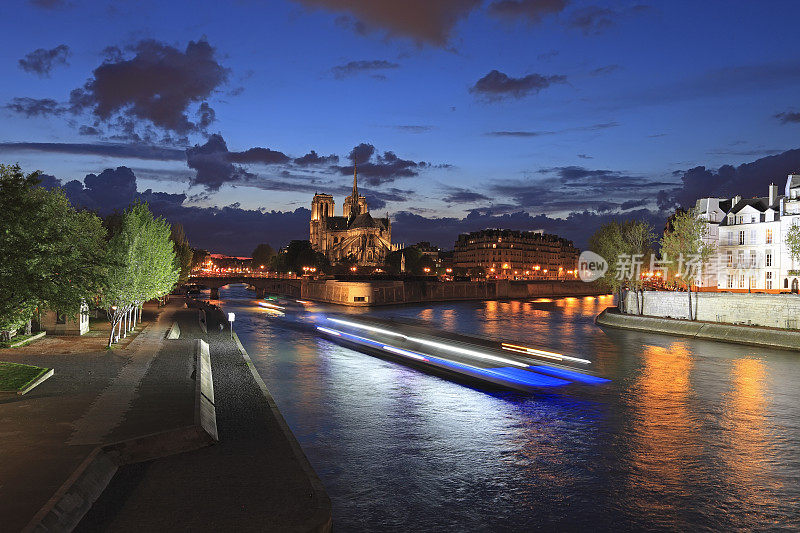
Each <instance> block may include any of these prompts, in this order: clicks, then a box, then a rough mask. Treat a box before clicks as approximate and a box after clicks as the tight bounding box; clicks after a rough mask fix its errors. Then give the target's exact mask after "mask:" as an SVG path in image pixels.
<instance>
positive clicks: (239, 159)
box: [217, 135, 291, 165]
mask: <svg viewBox="0 0 800 533" xmlns="http://www.w3.org/2000/svg"><path fill="white" fill-rule="evenodd" d="M217 137H219V135H217ZM220 139H221V137H220ZM223 143H224V141H223ZM228 159H229V160H230V161H233V162H234V163H250V164H253V163H260V164H263V165H274V164H280V163H288V162H289V161H290V160H291V158H290V157H289V156H288V155H286V154H284V153H283V152H278V151H277V150H270V149H269V148H260V147H256V148H249V149H247V150H245V151H244V152H231V153H230V154H229V155H228Z"/></svg>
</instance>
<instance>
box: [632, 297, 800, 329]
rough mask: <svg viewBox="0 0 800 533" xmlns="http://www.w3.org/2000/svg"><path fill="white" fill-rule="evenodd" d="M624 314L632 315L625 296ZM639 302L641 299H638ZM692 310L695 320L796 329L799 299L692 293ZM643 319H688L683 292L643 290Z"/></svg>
mask: <svg viewBox="0 0 800 533" xmlns="http://www.w3.org/2000/svg"><path fill="white" fill-rule="evenodd" d="M625 298H626V300H625V302H626V307H625V309H626V313H627V314H631V315H635V314H637V311H636V296H635V294H634V293H633V292H630V291H628V292H627V293H626V294H625ZM640 301H641V299H640ZM692 310H693V311H695V310H696V318H697V320H699V321H705V322H719V323H723V324H746V325H751V326H765V327H772V328H783V329H800V296H798V295H797V294H750V293H746V294H745V293H726V292H699V293H695V292H693V293H692ZM642 314H643V315H645V316H651V317H663V318H682V319H688V318H689V296H688V294H687V293H686V292H672V291H645V292H644V309H643V312H642Z"/></svg>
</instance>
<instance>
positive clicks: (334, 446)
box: [222, 289, 800, 531]
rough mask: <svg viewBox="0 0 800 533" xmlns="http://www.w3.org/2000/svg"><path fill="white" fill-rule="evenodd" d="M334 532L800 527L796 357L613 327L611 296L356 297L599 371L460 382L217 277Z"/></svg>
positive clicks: (392, 313) (385, 313)
mask: <svg viewBox="0 0 800 533" xmlns="http://www.w3.org/2000/svg"><path fill="white" fill-rule="evenodd" d="M222 293H223V294H222V295H223V302H222V303H223V305H224V306H225V307H230V308H231V309H230V310H232V311H237V328H238V329H237V331H239V333H240V336H241V338H242V341H243V343H244V344H245V346H246V347H247V349H248V351H249V352H250V355H251V356H252V358H253V361H254V364H255V365H256V367H257V369H258V371H259V373H260V374H261V375H262V377H263V378H264V380H265V382H266V383H267V386H268V387H269V389H270V391H271V392H272V394H273V396H274V397H275V399H276V401H277V403H278V406H279V408H280V409H281V412H282V413H283V415H284V417H285V418H286V420H287V422H288V423H289V425H290V427H291V428H292V430H293V432H294V433H295V435H296V436H297V438H298V440H299V441H300V443H301V445H302V446H303V449H304V451H305V452H306V454H307V455H308V457H309V460H310V461H311V463H312V464H313V466H314V468H315V470H316V471H317V472H318V474H319V475H320V477H321V478H322V480H323V483H324V484H325V486H326V489H327V490H328V492H329V494H330V496H331V499H332V501H333V505H334V523H335V527H336V529H337V530H340V531H363V530H373V531H409V530H412V531H420V530H424V531H431V530H437V531H464V530H480V531H503V530H506V531H530V530H537V529H549V530H559V531H565V530H591V531H594V530H615V531H625V530H642V529H660V530H702V529H711V530H732V529H739V530H750V529H765V528H771V527H775V528H783V529H795V530H796V529H798V528H800V517H799V516H800V515H799V514H798V513H797V510H798V509H799V508H800V392H799V391H798V387H797V383H798V382H799V381H800V359H798V358H797V357H796V355H795V354H790V356H787V355H786V354H785V353H781V352H772V351H770V350H765V349H758V350H755V349H748V348H746V347H741V346H736V345H726V344H721V343H712V342H707V341H698V340H695V339H685V340H676V339H675V338H673V337H666V336H659V335H650V334H647V333H637V332H630V331H621V330H617V331H614V330H609V331H608V332H603V331H602V330H601V329H599V328H598V327H596V326H595V325H594V317H595V315H596V314H597V313H598V312H600V311H601V310H602V309H603V308H604V307H605V306H607V305H611V303H612V302H613V299H612V298H611V297H610V296H603V297H599V298H574V299H569V300H568V299H556V300H552V301H545V300H544V299H537V300H531V301H528V302H455V303H454V302H450V303H442V304H437V305H435V306H427V307H425V306H401V307H385V308H376V309H356V310H353V312H356V313H370V314H373V315H376V316H378V317H384V318H389V317H393V318H400V319H403V318H405V319H415V320H426V321H430V322H433V323H436V324H437V325H438V326H439V327H442V328H444V329H448V330H452V331H458V332H461V333H466V334H475V335H481V336H485V337H490V338H494V339H501V340H504V341H509V342H519V343H523V344H525V345H531V346H538V347H541V348H543V349H548V348H549V349H554V350H555V351H560V352H563V353H565V354H568V355H574V356H578V357H584V358H588V359H591V360H592V361H594V362H595V366H596V368H597V370H598V371H600V372H601V373H603V374H604V375H606V376H607V377H610V378H612V380H613V382H612V383H611V384H609V385H608V386H602V387H586V388H574V389H565V390H556V391H549V392H543V393H541V394H536V395H532V396H526V395H517V394H513V393H497V392H489V391H485V390H481V389H475V388H470V387H465V386H463V385H460V384H456V383H453V382H450V381H447V380H445V379H442V378H439V377H435V376H431V375H427V374H424V373H421V372H419V371H417V370H414V369H411V368H407V367H404V366H402V365H399V364H396V363H393V362H389V361H384V360H381V359H378V358H375V357H371V356H368V355H364V354H361V353H358V352H354V351H352V350H348V349H346V348H343V347H341V346H337V345H335V344H331V343H329V342H327V341H325V340H324V339H320V338H317V337H315V336H312V335H308V334H306V333H304V332H300V331H297V330H291V329H287V328H285V327H283V326H281V325H280V324H279V322H277V321H276V320H275V319H274V318H272V317H269V316H267V315H265V314H263V313H260V312H259V311H258V308H257V307H255V306H254V305H253V302H252V296H251V295H250V294H249V293H247V292H246V291H243V290H239V292H237V291H236V290H234V289H231V290H223V291H222Z"/></svg>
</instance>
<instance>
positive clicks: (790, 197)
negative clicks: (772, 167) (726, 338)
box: [696, 174, 800, 293]
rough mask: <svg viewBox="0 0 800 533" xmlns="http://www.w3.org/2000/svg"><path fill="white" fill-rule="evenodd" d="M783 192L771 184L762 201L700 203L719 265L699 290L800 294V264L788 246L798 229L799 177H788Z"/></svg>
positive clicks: (709, 273)
mask: <svg viewBox="0 0 800 533" xmlns="http://www.w3.org/2000/svg"><path fill="white" fill-rule="evenodd" d="M779 192H780V191H779V188H778V186H777V185H774V184H773V185H770V186H769V190H768V194H767V196H764V197H758V198H742V197H741V196H736V197H734V198H731V199H725V198H701V199H700V200H698V201H697V204H696V208H697V209H698V210H700V216H701V217H702V218H704V219H705V220H707V222H708V226H709V228H708V229H709V231H708V234H707V235H706V240H708V241H709V242H711V243H714V244H716V247H717V254H716V257H715V263H716V264H715V265H712V268H710V269H709V272H708V273H705V274H704V275H703V279H702V283H701V287H706V288H712V290H713V288H714V287H716V289H717V290H720V291H728V292H769V293H779V292H794V293H797V292H800V261H798V260H797V259H796V258H794V257H792V255H791V253H790V252H789V249H788V247H787V245H786V233H787V232H788V231H789V228H790V227H792V226H793V225H800V174H790V175H789V176H788V177H787V179H786V186H785V187H784V191H783V193H784V194H779ZM714 267H716V268H714Z"/></svg>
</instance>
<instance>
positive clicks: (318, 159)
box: [294, 150, 339, 167]
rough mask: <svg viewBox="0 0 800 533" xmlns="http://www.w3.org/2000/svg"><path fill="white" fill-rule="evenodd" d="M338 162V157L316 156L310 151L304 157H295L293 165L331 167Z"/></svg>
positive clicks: (315, 153)
mask: <svg viewBox="0 0 800 533" xmlns="http://www.w3.org/2000/svg"><path fill="white" fill-rule="evenodd" d="M338 162H339V156H338V155H334V154H331V155H328V156H321V155H318V154H317V152H315V151H314V150H311V151H310V152H308V153H307V154H306V155H304V156H301V157H297V158H295V160H294V164H295V165H299V166H301V167H306V166H310V165H332V164H336V163H338Z"/></svg>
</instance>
